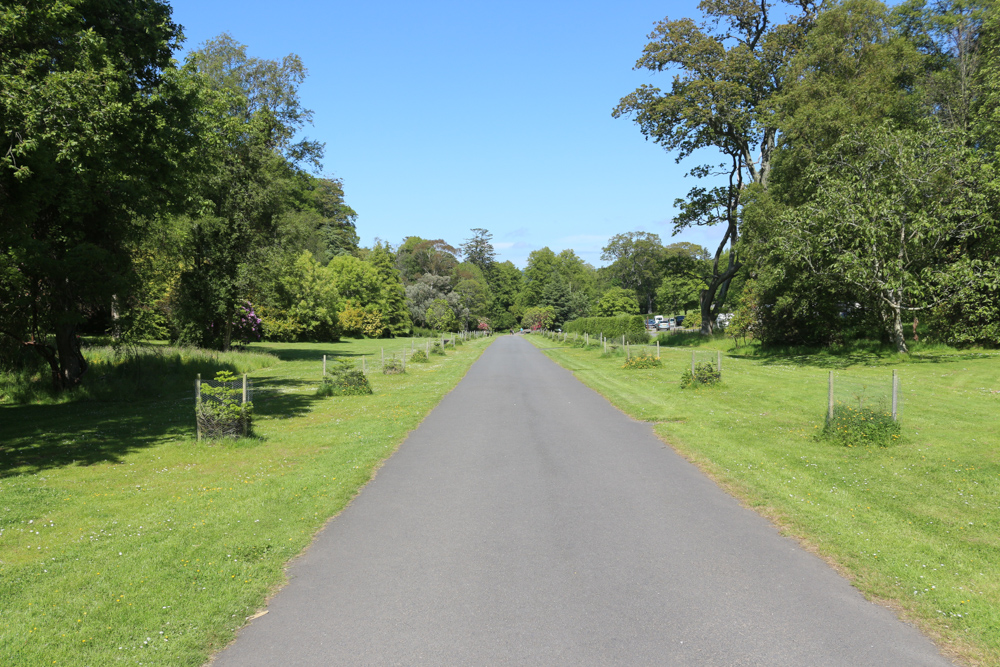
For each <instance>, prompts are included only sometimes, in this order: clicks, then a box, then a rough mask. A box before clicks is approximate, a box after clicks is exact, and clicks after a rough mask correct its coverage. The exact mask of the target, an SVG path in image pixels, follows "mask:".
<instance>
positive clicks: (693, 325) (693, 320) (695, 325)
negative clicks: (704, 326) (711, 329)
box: [681, 310, 701, 329]
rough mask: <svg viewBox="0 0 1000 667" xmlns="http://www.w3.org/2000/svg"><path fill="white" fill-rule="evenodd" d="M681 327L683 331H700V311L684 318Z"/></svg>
mask: <svg viewBox="0 0 1000 667" xmlns="http://www.w3.org/2000/svg"><path fill="white" fill-rule="evenodd" d="M681 326H682V327H683V328H685V329H700V328H701V311H700V310H695V311H693V312H692V313H691V314H690V315H688V316H687V317H685V318H684V321H683V322H681Z"/></svg>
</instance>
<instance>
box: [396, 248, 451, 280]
mask: <svg viewBox="0 0 1000 667" xmlns="http://www.w3.org/2000/svg"><path fill="white" fill-rule="evenodd" d="M458 252H459V251H458V250H457V249H456V248H454V247H452V246H450V245H448V244H447V243H445V242H444V241H443V240H442V239H433V240H427V239H422V238H420V237H419V236H408V237H406V239H405V240H404V241H403V243H402V245H400V246H399V248H397V249H396V267H397V268H398V269H399V273H400V275H401V276H402V278H403V284H405V285H409V284H411V283H413V282H416V281H417V280H419V279H420V277H421V276H423V275H425V274H428V273H430V274H432V275H435V276H450V275H451V274H452V272H453V271H454V270H455V267H456V266H458V263H459V262H458V257H457V255H458Z"/></svg>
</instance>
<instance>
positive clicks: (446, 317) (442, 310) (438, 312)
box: [425, 299, 458, 331]
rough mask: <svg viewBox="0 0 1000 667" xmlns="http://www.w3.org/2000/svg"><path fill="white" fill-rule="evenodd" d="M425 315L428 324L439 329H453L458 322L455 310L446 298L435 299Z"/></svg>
mask: <svg viewBox="0 0 1000 667" xmlns="http://www.w3.org/2000/svg"><path fill="white" fill-rule="evenodd" d="M425 317H426V320H427V324H429V325H430V326H431V328H433V329H436V330H437V331H452V330H454V329H455V328H456V325H457V324H458V321H457V320H456V319H455V311H454V310H452V309H451V306H450V305H449V304H448V301H447V300H445V299H434V300H433V301H432V302H431V304H430V306H428V308H427V314H426V315H425Z"/></svg>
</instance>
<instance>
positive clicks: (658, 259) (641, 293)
mask: <svg viewBox="0 0 1000 667" xmlns="http://www.w3.org/2000/svg"><path fill="white" fill-rule="evenodd" d="M601 259H603V260H604V261H606V262H612V264H611V266H610V267H609V270H610V272H611V275H613V276H614V277H615V278H616V279H617V281H618V283H619V284H620V285H621V286H622V287H625V288H627V289H630V290H632V291H633V292H634V293H635V294H636V296H638V297H639V300H640V301H642V303H643V305H644V306H645V308H646V312H647V313H649V314H652V313H653V302H654V300H655V299H656V288H657V286H658V285H659V282H660V276H661V275H663V261H664V259H665V257H664V251H663V244H662V243H660V237H659V236H658V235H656V234H650V233H648V232H627V233H625V234H616V235H615V236H612V237H611V239H610V240H609V241H608V244H607V245H606V246H604V248H603V251H602V252H601Z"/></svg>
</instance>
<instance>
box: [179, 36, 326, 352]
mask: <svg viewBox="0 0 1000 667" xmlns="http://www.w3.org/2000/svg"><path fill="white" fill-rule="evenodd" d="M186 69H187V70H188V71H189V72H191V73H192V76H193V77H194V78H195V80H196V81H198V82H199V83H201V84H203V86H204V89H205V92H204V96H203V99H202V102H201V105H202V107H201V108H202V122H203V124H204V125H205V126H206V127H207V128H208V130H209V132H208V137H209V139H208V141H206V142H205V143H204V144H203V146H202V151H201V156H202V160H203V161H204V164H203V165H202V171H201V178H199V179H198V180H197V181H196V182H195V185H196V186H197V192H198V194H200V195H201V197H202V198H203V202H202V210H203V211H204V212H205V216H204V217H203V218H201V219H197V220H195V221H194V225H193V229H192V233H191V237H190V238H191V241H192V248H191V250H190V255H191V256H193V257H194V258H195V261H194V262H193V263H192V264H191V265H190V266H189V268H188V269H187V270H186V271H185V272H184V273H183V274H182V275H181V281H180V286H179V301H180V302H181V307H180V308H179V311H180V313H182V314H184V315H186V317H185V319H186V322H185V324H184V329H185V330H186V331H187V332H188V336H189V337H191V338H192V340H193V341H194V342H199V343H201V344H203V345H218V346H219V347H221V348H222V349H228V347H229V344H230V339H231V332H232V322H233V320H234V315H235V311H236V308H237V306H238V304H239V303H240V301H241V300H242V299H243V298H244V297H245V295H246V294H247V293H248V292H250V291H251V290H252V287H253V283H254V282H255V281H256V280H257V276H256V272H255V271H254V266H256V265H260V264H261V263H262V262H263V261H264V257H263V256H262V254H261V253H262V252H263V251H264V249H266V248H267V247H269V246H270V244H271V243H272V242H273V239H274V238H275V235H276V230H275V224H276V220H277V218H278V216H279V214H280V213H282V212H283V211H285V210H287V209H288V207H289V204H290V203H291V200H292V198H293V197H294V195H295V194H296V192H297V191H298V190H300V189H301V188H300V186H299V184H300V182H301V181H302V180H303V179H306V178H307V176H306V175H305V174H304V173H303V172H302V170H301V167H300V165H302V164H306V165H310V166H312V167H319V159H320V157H321V156H322V145H320V144H318V143H316V142H312V141H309V140H307V139H301V140H297V141H296V136H297V135H298V133H299V132H300V131H301V129H302V128H303V127H304V126H305V124H307V123H309V122H311V118H312V112H311V111H309V110H307V109H304V108H303V107H302V105H301V103H300V101H299V97H298V87H299V85H300V84H301V83H302V81H303V80H304V78H305V68H304V67H303V66H302V62H301V60H299V58H298V56H295V55H289V56H286V57H285V58H284V59H283V60H282V61H281V62H278V61H274V60H261V59H257V58H250V57H249V56H247V53H246V46H244V45H243V44H240V43H239V42H237V41H235V40H234V39H233V38H232V37H230V36H229V35H226V34H223V35H221V36H219V37H217V38H215V39H213V40H209V41H208V42H206V43H205V44H204V45H203V46H202V48H200V49H198V50H197V51H194V52H193V53H192V54H191V55H190V56H189V57H188V62H187V65H186ZM192 317H196V318H197V319H192ZM208 323H212V326H211V327H208V326H206V324H208ZM199 331H200V332H201V333H200V335H199V333H198V332H199ZM209 331H211V332H213V333H211V334H209V333H207V332H209Z"/></svg>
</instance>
